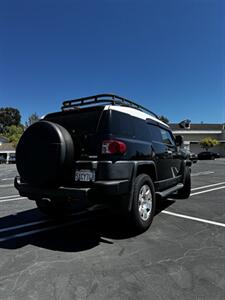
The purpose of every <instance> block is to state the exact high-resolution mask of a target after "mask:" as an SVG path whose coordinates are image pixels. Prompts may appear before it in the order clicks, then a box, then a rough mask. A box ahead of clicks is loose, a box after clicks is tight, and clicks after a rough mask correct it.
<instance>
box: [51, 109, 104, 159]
mask: <svg viewBox="0 0 225 300" xmlns="http://www.w3.org/2000/svg"><path fill="white" fill-rule="evenodd" d="M103 114H104V106H98V107H91V108H82V109H76V110H75V109H72V110H67V111H62V112H57V113H52V114H48V115H47V116H45V120H47V121H50V122H54V123H57V124H59V125H61V126H63V127H64V128H66V129H67V130H68V132H69V133H70V134H71V136H72V139H73V142H74V149H75V157H74V159H75V160H79V159H82V160H85V159H87V160H88V159H97V158H98V156H99V155H100V154H101V147H102V134H100V132H101V131H102V130H101V129H100V128H104V124H102V123H103V119H104V120H105V118H103Z"/></svg>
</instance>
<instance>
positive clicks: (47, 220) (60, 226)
mask: <svg viewBox="0 0 225 300" xmlns="http://www.w3.org/2000/svg"><path fill="white" fill-rule="evenodd" d="M86 214H87V211H83V212H78V213H77V212H76V213H73V214H71V215H70V217H73V216H82V215H84V216H83V217H82V218H81V219H77V220H72V221H69V222H65V223H61V224H56V225H52V226H48V227H44V228H39V229H33V230H29V231H25V232H21V233H16V234H12V235H9V236H6V237H3V238H0V243H2V242H6V241H8V240H12V239H15V238H20V237H25V236H29V235H34V234H37V233H41V232H44V231H49V230H54V229H58V228H63V227H66V226H70V225H74V224H77V223H81V222H84V221H89V220H91V219H93V218H95V217H94V216H90V215H89V216H85V215H86ZM51 221H54V220H53V219H46V220H40V221H36V222H30V223H26V224H21V225H16V226H11V227H6V228H2V229H0V233H1V232H6V231H12V230H15V229H20V228H24V227H29V226H34V225H39V224H44V223H49V222H51Z"/></svg>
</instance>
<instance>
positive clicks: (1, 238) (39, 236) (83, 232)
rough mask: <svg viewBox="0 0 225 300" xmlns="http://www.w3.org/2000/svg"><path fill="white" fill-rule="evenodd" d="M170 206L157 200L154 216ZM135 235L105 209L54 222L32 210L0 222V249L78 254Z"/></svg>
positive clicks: (125, 224)
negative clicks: (37, 249) (27, 248)
mask: <svg viewBox="0 0 225 300" xmlns="http://www.w3.org/2000/svg"><path fill="white" fill-rule="evenodd" d="M173 203H174V201H169V200H164V201H158V204H157V207H156V215H158V214H159V213H160V212H161V211H162V210H164V209H166V208H167V207H169V206H170V205H171V204H173ZM153 222H154V221H153ZM74 223H75V224H74ZM24 225H25V226H24ZM55 227H56V228H55ZM150 230H151V229H150ZM136 235H137V233H135V232H134V231H133V230H131V228H130V227H129V225H128V223H127V222H126V221H125V220H123V219H122V218H119V217H118V216H116V215H110V214H109V213H107V211H105V210H104V211H103V210H102V211H97V212H87V213H85V214H82V215H81V216H69V217H67V218H66V219H57V220H53V219H48V218H45V217H43V215H42V213H41V212H40V211H39V210H38V209H31V210H27V211H24V212H20V213H18V214H16V215H9V216H6V217H3V218H1V219H0V248H4V249H18V248H21V247H24V246H26V245H29V244H30V245H35V246H37V247H41V248H45V249H50V250H54V251H63V252H77V251H84V250H88V249H91V248H93V247H96V246H98V245H99V244H100V243H108V244H113V241H111V240H110V239H127V238H131V237H134V236H136Z"/></svg>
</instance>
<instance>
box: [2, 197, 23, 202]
mask: <svg viewBox="0 0 225 300" xmlns="http://www.w3.org/2000/svg"><path fill="white" fill-rule="evenodd" d="M23 199H27V197H18V198H13V199H5V200H0V203H3V202H11V201H15V200H17V201H18V200H23Z"/></svg>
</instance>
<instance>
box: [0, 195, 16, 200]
mask: <svg viewBox="0 0 225 300" xmlns="http://www.w3.org/2000/svg"><path fill="white" fill-rule="evenodd" d="M15 197H19V194H17V195H10V196H2V197H0V200H2V199H8V198H15Z"/></svg>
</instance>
